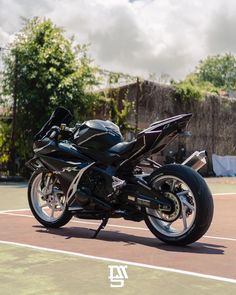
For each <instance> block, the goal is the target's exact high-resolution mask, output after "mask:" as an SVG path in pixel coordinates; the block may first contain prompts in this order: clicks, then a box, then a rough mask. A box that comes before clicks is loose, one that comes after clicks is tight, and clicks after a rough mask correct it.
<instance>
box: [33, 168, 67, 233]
mask: <svg viewBox="0 0 236 295" xmlns="http://www.w3.org/2000/svg"><path fill="white" fill-rule="evenodd" d="M43 172H45V170H41V169H39V170H36V171H35V172H34V173H33V174H32V176H31V178H30V180H29V184H28V203H29V207H30V210H31V212H32V214H33V215H34V217H35V218H36V219H37V220H38V222H40V223H41V224H42V225H43V226H45V227H47V228H59V227H62V226H64V225H66V224H67V223H68V222H69V221H70V220H71V218H72V214H71V213H70V212H69V211H68V210H67V208H66V209H65V210H64V212H63V214H62V215H61V216H60V217H59V218H58V219H57V220H55V221H46V220H44V219H42V218H41V217H40V216H39V215H38V213H37V211H36V210H35V208H34V205H33V202H32V198H31V192H32V185H33V184H34V180H35V178H36V177H37V176H38V175H39V174H41V173H43Z"/></svg>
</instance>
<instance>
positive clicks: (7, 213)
mask: <svg viewBox="0 0 236 295" xmlns="http://www.w3.org/2000/svg"><path fill="white" fill-rule="evenodd" d="M2 214H3V215H11V216H19V217H28V218H34V216H33V215H28V214H16V213H10V212H4V213H2ZM70 222H73V223H81V224H90V225H96V226H99V225H100V223H99V222H92V221H80V220H71V221H70ZM106 226H110V227H117V228H124V229H133V230H144V231H149V229H148V228H144V227H135V226H126V225H118V224H109V223H108V224H107V225H106ZM202 238H205V239H214V240H225V241H233V242H236V238H228V237H217V236H203V237H202Z"/></svg>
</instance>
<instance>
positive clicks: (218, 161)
mask: <svg viewBox="0 0 236 295" xmlns="http://www.w3.org/2000/svg"><path fill="white" fill-rule="evenodd" d="M212 164H213V171H214V172H215V174H216V176H236V156H218V155H215V154H213V155H212Z"/></svg>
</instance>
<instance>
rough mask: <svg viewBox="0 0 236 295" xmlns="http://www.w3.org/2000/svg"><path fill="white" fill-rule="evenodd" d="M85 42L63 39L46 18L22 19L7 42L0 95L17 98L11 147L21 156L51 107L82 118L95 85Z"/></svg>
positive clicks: (61, 33) (87, 108)
mask: <svg viewBox="0 0 236 295" xmlns="http://www.w3.org/2000/svg"><path fill="white" fill-rule="evenodd" d="M95 72H96V69H95V68H94V67H92V66H91V60H90V59H89V57H88V55H87V47H86V46H85V45H76V44H75V43H74V40H73V39H67V38H65V37H64V35H63V30H62V29H61V28H59V27H57V26H55V25H54V24H53V23H52V21H51V20H50V19H41V18H38V17H35V18H33V19H32V20H26V21H25V24H24V26H23V29H22V30H21V31H20V32H19V34H18V35H17V36H16V38H15V40H14V41H13V43H11V44H10V45H9V53H8V54H7V55H6V58H5V70H4V73H3V74H4V75H3V94H4V95H5V96H11V97H14V96H15V98H16V102H17V105H16V107H17V112H16V122H17V125H16V131H15V133H16V148H17V152H18V154H19V155H20V156H21V157H22V158H24V159H26V158H27V157H28V156H29V153H30V150H31V146H32V138H33V135H34V134H35V133H36V132H37V131H38V130H39V129H40V127H41V126H42V124H43V123H44V122H45V120H46V119H47V118H48V116H49V115H50V113H51V112H52V111H53V110H54V109H55V107H56V106H58V105H62V106H64V107H66V108H68V109H70V110H71V111H72V112H73V113H74V115H75V117H76V118H77V119H78V118H80V119H83V118H84V117H85V116H86V114H89V112H90V110H92V105H93V101H94V99H95V95H93V94H92V92H91V90H92V87H93V86H94V85H96V84H97V80H96V75H95Z"/></svg>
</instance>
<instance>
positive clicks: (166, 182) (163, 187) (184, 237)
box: [144, 164, 214, 246]
mask: <svg viewBox="0 0 236 295" xmlns="http://www.w3.org/2000/svg"><path fill="white" fill-rule="evenodd" d="M148 182H149V185H150V186H151V187H152V188H153V189H154V190H159V191H162V193H164V195H165V196H167V197H168V198H169V199H171V200H173V202H175V210H176V212H173V213H172V215H168V213H167V212H164V213H163V212H161V211H158V210H155V209H149V208H148V209H146V215H145V219H144V220H145V223H146V225H147V227H148V228H149V229H150V231H151V232H152V233H153V234H154V235H155V236H156V237H157V238H158V239H160V240H161V241H163V242H165V243H167V244H171V245H179V246H184V245H187V244H191V243H193V242H195V241H197V240H198V239H200V238H201V237H202V236H203V235H204V234H205V233H206V231H207V230H208V228H209V226H210V224H211V221H212V218H213V211H214V205H213V199H212V194H211V192H210V190H209V188H208V186H207V184H206V182H205V180H204V179H203V178H202V177H201V176H200V174H199V173H197V172H196V171H194V170H193V169H191V168H189V167H187V166H183V165H177V164H171V165H166V166H163V167H161V168H159V169H158V170H156V171H154V172H153V173H152V174H151V175H150V177H149V181H148ZM149 214H150V215H149ZM155 216H156V217H158V218H159V219H157V218H155ZM160 218H162V219H164V220H165V221H163V220H160Z"/></svg>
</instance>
